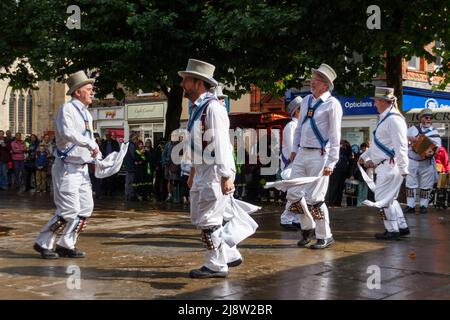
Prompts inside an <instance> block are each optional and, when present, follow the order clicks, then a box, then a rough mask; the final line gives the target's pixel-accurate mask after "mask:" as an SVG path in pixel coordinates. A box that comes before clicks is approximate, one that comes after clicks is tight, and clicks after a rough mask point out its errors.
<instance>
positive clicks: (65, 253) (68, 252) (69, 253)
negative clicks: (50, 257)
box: [55, 246, 86, 258]
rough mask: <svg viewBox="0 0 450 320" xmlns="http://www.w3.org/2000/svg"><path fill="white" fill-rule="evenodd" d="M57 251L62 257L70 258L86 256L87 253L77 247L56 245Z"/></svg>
mask: <svg viewBox="0 0 450 320" xmlns="http://www.w3.org/2000/svg"><path fill="white" fill-rule="evenodd" d="M55 251H56V252H57V253H58V254H59V256H60V257H69V258H84V257H85V256H86V253H84V252H83V251H78V250H77V249H76V248H74V249H67V248H64V247H61V246H56V249H55Z"/></svg>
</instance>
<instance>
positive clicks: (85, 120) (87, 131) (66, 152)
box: [56, 101, 92, 160]
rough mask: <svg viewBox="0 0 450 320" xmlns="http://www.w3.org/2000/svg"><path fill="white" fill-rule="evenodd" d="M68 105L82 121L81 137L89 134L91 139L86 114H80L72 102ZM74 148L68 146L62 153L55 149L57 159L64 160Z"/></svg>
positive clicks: (73, 146) (73, 145)
mask: <svg viewBox="0 0 450 320" xmlns="http://www.w3.org/2000/svg"><path fill="white" fill-rule="evenodd" d="M70 104H71V105H72V106H73V107H74V108H75V109H76V110H77V111H78V113H79V114H80V116H81V118H82V119H83V121H84V127H85V131H84V132H83V136H85V135H86V133H89V137H90V138H91V139H92V132H91V129H90V128H89V120H88V118H87V116H86V114H83V113H82V112H81V110H80V109H79V108H78V107H77V106H76V105H75V104H74V103H73V102H72V101H71V102H70ZM75 147H76V145H75V144H72V145H69V146H68V147H67V148H66V149H64V150H63V151H61V150H59V149H58V148H56V154H57V156H58V158H60V159H62V160H64V159H66V158H67V156H68V155H69V154H70V153H71V152H72V151H73V150H74V149H75Z"/></svg>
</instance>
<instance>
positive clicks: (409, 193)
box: [403, 109, 441, 213]
mask: <svg viewBox="0 0 450 320" xmlns="http://www.w3.org/2000/svg"><path fill="white" fill-rule="evenodd" d="M419 119H420V123H419V124H418V125H414V126H411V127H410V128H409V129H408V133H407V135H408V140H409V142H410V143H409V150H408V157H409V166H408V171H409V175H408V176H407V177H406V200H407V205H408V206H407V207H406V208H405V209H404V210H403V211H404V212H405V213H414V212H415V205H416V189H417V188H419V189H420V192H419V198H420V201H419V202H420V213H427V212H428V203H429V201H430V193H431V189H432V188H433V185H434V184H435V182H436V181H437V178H438V175H437V169H436V161H435V159H434V156H435V154H436V152H437V150H439V148H440V146H441V137H440V135H439V133H438V131H437V130H436V129H435V128H433V126H432V125H431V123H432V120H433V111H432V110H431V109H423V110H422V111H421V112H420V115H419ZM421 135H424V136H426V137H427V138H428V139H430V140H431V142H432V143H433V144H434V148H433V150H431V149H430V151H428V152H427V153H426V155H425V156H423V155H420V154H419V153H417V152H416V151H415V150H414V149H415V147H416V145H417V143H418V142H419V140H422V139H419V138H420V136H421ZM419 143H420V142H419Z"/></svg>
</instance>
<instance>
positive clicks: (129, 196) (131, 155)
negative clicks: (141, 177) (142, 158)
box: [124, 133, 139, 201]
mask: <svg viewBox="0 0 450 320" xmlns="http://www.w3.org/2000/svg"><path fill="white" fill-rule="evenodd" d="M138 142H139V137H138V135H137V134H136V133H133V134H131V136H130V141H129V145H128V150H127V154H126V155H125V159H124V164H125V199H126V200H127V201H138V200H139V198H138V197H137V196H136V192H135V190H134V188H133V183H134V173H135V167H134V161H135V160H136V148H137V144H138Z"/></svg>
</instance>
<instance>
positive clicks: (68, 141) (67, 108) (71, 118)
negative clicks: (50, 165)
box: [55, 99, 101, 164]
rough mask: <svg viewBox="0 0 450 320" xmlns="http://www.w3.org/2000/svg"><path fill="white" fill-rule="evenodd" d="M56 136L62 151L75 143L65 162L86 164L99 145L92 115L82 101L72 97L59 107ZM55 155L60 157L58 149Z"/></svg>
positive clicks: (91, 159) (57, 145) (58, 146)
mask: <svg viewBox="0 0 450 320" xmlns="http://www.w3.org/2000/svg"><path fill="white" fill-rule="evenodd" d="M77 109H78V110H79V111H78V110H77ZM80 112H81V114H80ZM84 119H86V120H87V122H88V126H89V129H90V131H91V134H89V132H86V127H85V121H84ZM55 137H56V148H57V149H58V150H59V151H61V152H63V151H65V150H67V149H69V148H70V147H72V146H73V145H75V147H74V148H73V149H72V151H71V152H70V153H69V155H68V156H67V158H66V159H65V160H64V162H67V163H74V164H84V163H89V162H92V161H93V158H92V156H91V151H92V150H94V149H95V148H98V147H97V144H96V142H95V139H94V131H93V128H92V116H91V114H90V112H89V111H88V108H87V106H85V105H84V104H83V103H81V101H79V100H77V99H72V100H71V101H69V102H67V103H65V104H64V105H63V106H62V107H61V108H60V109H59V111H58V114H57V115H56V134H55ZM99 156H101V155H99ZM55 157H59V156H58V155H57V154H56V151H55Z"/></svg>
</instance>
